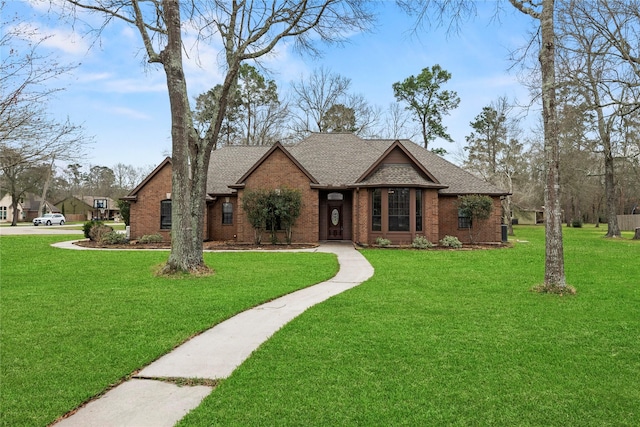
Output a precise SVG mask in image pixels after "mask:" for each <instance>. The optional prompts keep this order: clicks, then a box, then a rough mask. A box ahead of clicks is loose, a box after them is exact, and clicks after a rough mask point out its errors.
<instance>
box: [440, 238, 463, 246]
mask: <svg viewBox="0 0 640 427" xmlns="http://www.w3.org/2000/svg"><path fill="white" fill-rule="evenodd" d="M440 245H441V246H444V247H445V248H461V247H462V243H461V242H460V240H458V238H457V237H455V236H444V239H441V240H440Z"/></svg>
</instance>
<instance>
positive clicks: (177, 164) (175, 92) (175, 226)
mask: <svg viewBox="0 0 640 427" xmlns="http://www.w3.org/2000/svg"><path fill="white" fill-rule="evenodd" d="M163 10H164V13H165V20H166V23H167V32H168V34H167V38H168V41H167V46H166V48H165V50H164V51H163V52H162V53H161V58H162V64H163V65H164V69H165V73H166V76H167V88H168V91H169V102H170V105H171V139H172V162H171V166H172V177H171V185H172V190H171V198H172V200H171V253H170V254H169V259H168V260H167V264H166V265H165V267H164V269H163V272H164V273H175V272H196V271H202V270H203V269H206V268H207V267H206V265H205V263H204V259H203V251H202V241H203V231H204V207H205V206H204V205H205V192H206V170H207V167H204V169H203V165H204V164H205V163H204V160H205V159H204V158H205V157H206V160H207V162H208V159H209V156H206V155H204V154H205V153H203V152H202V150H198V148H199V144H197V143H196V139H197V136H196V135H194V132H195V130H194V128H193V125H192V118H191V109H190V106H189V98H188V95H187V84H186V81H185V77H184V72H183V66H182V35H181V25H180V10H179V5H178V2H177V1H172V0H166V1H164V2H163Z"/></svg>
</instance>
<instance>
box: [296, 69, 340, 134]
mask: <svg viewBox="0 0 640 427" xmlns="http://www.w3.org/2000/svg"><path fill="white" fill-rule="evenodd" d="M350 86H351V79H348V78H346V77H343V76H341V75H340V74H335V73H332V72H331V70H329V69H328V68H325V67H321V68H318V69H315V70H313V72H312V73H311V75H310V76H309V77H308V78H307V79H305V78H304V77H301V78H300V80H299V81H297V82H292V83H291V89H292V91H293V97H294V98H295V101H294V105H295V106H296V107H297V109H298V115H297V117H294V128H295V132H297V133H299V134H302V135H306V134H308V133H309V132H325V131H326V130H327V129H326V128H325V121H324V118H325V117H326V116H327V113H328V112H329V110H330V109H331V107H333V106H334V105H344V106H345V107H346V108H348V106H346V105H345V104H346V103H345V102H343V100H344V98H345V97H346V96H347V94H348V92H349V87H350Z"/></svg>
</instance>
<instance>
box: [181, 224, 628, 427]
mask: <svg viewBox="0 0 640 427" xmlns="http://www.w3.org/2000/svg"><path fill="white" fill-rule="evenodd" d="M516 234H517V239H518V240H520V242H516V243H515V247H514V248H512V249H496V250H477V251H416V250H365V251H363V253H364V254H365V256H366V257H367V258H368V259H369V260H370V262H371V263H372V264H373V266H374V267H375V270H376V273H375V276H374V277H373V278H372V279H370V280H369V281H368V282H366V283H364V284H362V285H360V286H359V287H356V288H354V289H352V290H350V291H347V292H345V293H343V294H340V295H338V296H336V297H334V298H332V299H330V300H328V301H327V302H325V303H323V304H321V305H318V306H315V307H313V308H311V309H310V310H308V311H307V312H305V313H304V314H303V315H302V316H300V317H298V318H297V319H295V320H294V321H293V322H291V323H290V324H288V325H287V326H286V327H285V328H283V329H282V330H281V331H279V332H278V333H277V334H276V335H275V336H274V337H273V338H272V339H271V340H270V341H268V342H267V343H265V345H264V346H263V347H261V348H260V349H259V350H258V351H257V352H256V353H255V354H254V355H253V356H252V357H251V358H250V359H249V360H247V362H246V363H245V364H243V365H242V366H241V367H240V368H239V369H238V370H237V371H236V372H235V373H234V374H233V375H232V376H231V377H230V378H228V379H227V380H225V381H223V382H222V383H221V385H220V386H219V387H218V388H217V389H216V390H214V392H213V393H212V394H211V395H210V396H209V397H208V398H206V399H205V401H204V403H203V405H201V406H200V407H199V408H197V409H196V410H194V411H193V412H192V413H191V414H189V415H188V416H187V418H185V419H184V420H183V422H182V423H181V424H180V425H181V426H212V425H224V426H228V425H280V426H287V425H291V426H292V425H385V426H387V425H412V426H413V425H437V426H440V425H460V426H463V425H464V426H467V425H498V426H504V425H536V426H569V425H571V426H606V425H620V426H636V425H640V406H639V405H638V402H640V387H638V384H640V242H638V241H631V240H628V239H626V240H607V239H603V238H602V237H601V236H602V234H604V232H603V231H601V230H596V229H592V228H582V229H567V230H566V231H565V252H566V253H565V255H566V270H567V280H568V282H569V283H570V284H571V285H573V286H575V287H576V288H577V290H578V294H577V295H576V296H570V297H568V296H563V297H560V296H557V295H546V294H538V293H534V292H531V291H530V289H531V288H532V287H533V286H534V285H537V284H539V283H540V282H541V281H542V279H543V274H544V230H543V228H542V227H524V226H520V227H517V228H516ZM626 237H629V236H628V235H627V236H626ZM525 241H526V242H525Z"/></svg>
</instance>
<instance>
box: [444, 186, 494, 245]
mask: <svg viewBox="0 0 640 427" xmlns="http://www.w3.org/2000/svg"><path fill="white" fill-rule="evenodd" d="M492 199H493V211H492V212H491V217H490V218H489V219H487V220H483V221H476V222H475V223H474V224H473V230H472V233H473V235H474V240H475V241H476V242H477V243H480V242H483V243H500V242H501V241H502V233H501V230H500V223H501V217H502V205H501V204H500V198H499V197H493V198H492ZM439 210H440V235H439V237H438V239H442V238H444V236H446V235H449V236H455V237H457V238H458V239H459V240H460V241H461V242H462V243H470V237H469V229H466V228H465V229H459V228H458V197H457V196H452V197H451V196H441V197H440V201H439Z"/></svg>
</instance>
